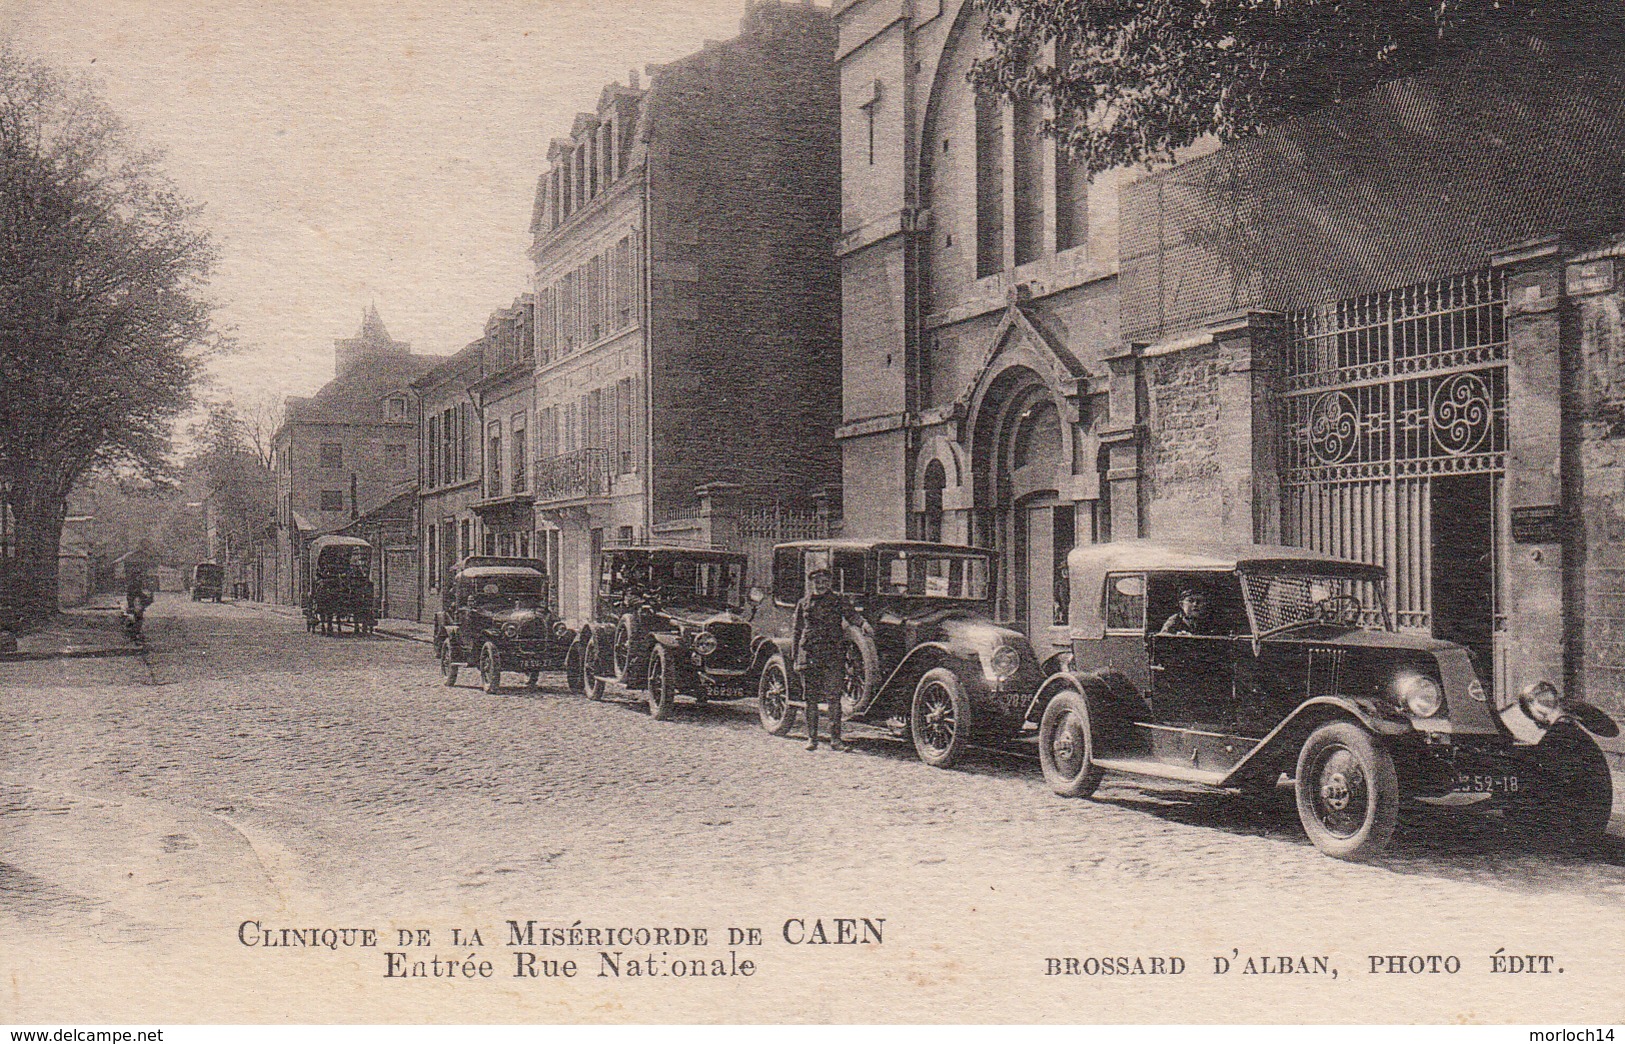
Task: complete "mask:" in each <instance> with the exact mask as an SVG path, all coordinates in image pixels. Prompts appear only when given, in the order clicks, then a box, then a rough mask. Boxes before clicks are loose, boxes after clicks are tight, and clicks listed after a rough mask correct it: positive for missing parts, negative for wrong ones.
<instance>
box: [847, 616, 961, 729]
mask: <svg viewBox="0 0 1625 1044" xmlns="http://www.w3.org/2000/svg"><path fill="white" fill-rule="evenodd" d="M867 637H868V636H867V635H865V636H864V638H867ZM859 648H862V645H861V644H860V646H859ZM870 648H873V643H870ZM970 658H971V659H974V660H975V662H976V670H975V675H976V676H977V677H980V675H981V673H982V663H981V660H980V659H979V658H977V657H976V656H975V654H972V656H971V657H970ZM966 659H967V657H966V656H965V655H964V653H963V652H961V651H959V650H956V649H953V648H951V647H949V646H948V645H947V644H945V643H943V642H921V643H920V644H919V645H916V646H915V647H914V648H912V649H910V650H909V651H908V655H907V656H904V657H903V658H902V659H901V660H900V661H898V664H897V666H896V667H894V668H893V669H892V672H891V674H889V675H887V677H886V680H885V682H884V683H883V684H881V685H880V686H878V687H877V688H876V690H875V694H874V697H873V699H871V700H869V701H867V702H868V706H866V707H864V708H862V709H863V710H864V711H865V712H868V711H869V710H871V709H876V710H881V709H891V710H895V711H898V712H900V713H903V714H907V713H908V711H909V705H910V702H911V701H912V700H913V699H914V687H915V686H916V685H918V684H919V683H920V677H921V676H922V675H924V674H925V672H926V671H929V670H931V669H932V668H933V667H946V668H948V669H949V670H951V671H953V672H954V673H955V674H957V675H959V676H960V678H961V679H962V680H963V679H964V677H965V676H966V674H967V673H968V672H967V671H966V670H965V661H966ZM966 688H967V689H971V690H974V689H975V688H976V686H974V685H967V686H966Z"/></svg>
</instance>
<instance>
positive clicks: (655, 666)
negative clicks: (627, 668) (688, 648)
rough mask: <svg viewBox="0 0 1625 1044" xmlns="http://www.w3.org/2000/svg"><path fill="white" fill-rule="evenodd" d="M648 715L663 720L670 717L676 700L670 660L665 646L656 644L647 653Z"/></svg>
mask: <svg viewBox="0 0 1625 1044" xmlns="http://www.w3.org/2000/svg"><path fill="white" fill-rule="evenodd" d="M648 700H649V717H651V718H653V719H654V720H656V721H665V720H666V719H667V718H669V717H671V708H672V704H674V703H676V702H677V679H676V678H673V677H672V676H671V661H670V660H669V659H668V658H667V656H666V647H665V646H663V645H657V646H655V647H654V651H653V652H651V653H650V654H649V695H648Z"/></svg>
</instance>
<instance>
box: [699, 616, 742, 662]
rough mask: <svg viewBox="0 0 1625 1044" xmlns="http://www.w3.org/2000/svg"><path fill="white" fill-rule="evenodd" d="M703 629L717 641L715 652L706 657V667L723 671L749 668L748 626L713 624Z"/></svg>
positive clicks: (740, 624)
mask: <svg viewBox="0 0 1625 1044" xmlns="http://www.w3.org/2000/svg"><path fill="white" fill-rule="evenodd" d="M705 629H706V630H707V631H710V632H711V633H712V634H713V635H715V636H716V639H717V651H716V652H714V653H712V654H711V655H710V656H708V657H706V659H705V663H706V666H708V667H716V668H721V669H724V670H744V669H745V668H746V667H749V666H750V624H746V623H713V624H707V625H706V628H705Z"/></svg>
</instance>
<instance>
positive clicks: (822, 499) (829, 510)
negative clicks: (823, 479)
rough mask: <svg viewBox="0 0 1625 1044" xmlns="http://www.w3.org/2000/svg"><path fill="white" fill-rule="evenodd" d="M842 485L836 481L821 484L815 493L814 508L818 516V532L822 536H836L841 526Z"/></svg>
mask: <svg viewBox="0 0 1625 1044" xmlns="http://www.w3.org/2000/svg"><path fill="white" fill-rule="evenodd" d="M840 506H841V487H840V486H839V485H838V484H836V483H833V482H832V483H830V484H828V485H825V486H820V487H819V489H818V492H817V493H815V494H813V510H814V511H815V512H816V513H817V516H818V533H819V535H820V536H822V537H826V538H827V537H831V536H834V535H835V533H834V530H835V529H837V528H839V527H840V522H839V521H838V520H839V519H840V518H841V512H840V510H839V508H840Z"/></svg>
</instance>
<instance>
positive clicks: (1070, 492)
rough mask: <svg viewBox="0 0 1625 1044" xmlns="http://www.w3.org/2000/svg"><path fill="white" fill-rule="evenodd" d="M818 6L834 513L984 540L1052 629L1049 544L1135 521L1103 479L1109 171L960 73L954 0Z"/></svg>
mask: <svg viewBox="0 0 1625 1044" xmlns="http://www.w3.org/2000/svg"><path fill="white" fill-rule="evenodd" d="M835 15H836V21H837V24H838V26H839V30H840V34H839V43H838V48H837V54H838V60H839V63H840V69H841V128H842V133H841V141H842V149H841V179H842V181H841V187H842V201H843V207H842V213H841V238H840V240H839V243H838V245H837V252H838V254H839V256H840V259H841V279H842V339H843V354H844V363H843V365H844V371H843V379H842V386H843V417H842V425H841V427H840V429H839V437H840V444H841V453H842V461H843V472H842V481H843V489H844V494H845V506H844V510H845V516H846V528H847V531H848V532H850V533H854V534H858V535H866V536H877V537H880V536H884V537H905V536H907V537H918V538H926V539H940V540H947V541H952V542H966V543H973V544H978V545H982V546H987V547H993V548H996V549H998V551H999V555H1000V563H1001V566H1000V569H999V574H1000V577H1001V581H1000V590H999V597H1000V603H1001V608H1002V610H1003V611H1004V612H1005V613H1007V614H1008V615H1009V616H1010V617H1011V618H1013V619H1015V620H1016V621H1018V622H1019V623H1020V624H1021V625H1022V626H1024V627H1025V628H1026V629H1027V630H1028V631H1029V633H1030V634H1031V635H1032V636H1033V638H1034V644H1035V646H1036V647H1038V648H1039V649H1040V650H1041V651H1043V650H1045V649H1047V648H1048V647H1050V646H1052V645H1053V646H1059V645H1060V644H1064V641H1065V632H1064V629H1063V628H1061V627H1060V626H1059V624H1060V620H1059V618H1058V615H1057V613H1058V609H1059V606H1060V604H1061V603H1062V602H1063V601H1064V598H1059V597H1057V593H1058V592H1057V579H1058V577H1059V574H1060V570H1061V568H1062V567H1063V566H1064V562H1065V556H1066V552H1067V550H1069V549H1070V548H1071V546H1072V545H1073V544H1074V543H1075V542H1078V541H1085V542H1087V541H1090V540H1096V539H1107V538H1109V537H1110V536H1112V535H1113V534H1118V533H1122V532H1132V531H1133V527H1134V524H1135V520H1134V511H1133V507H1132V505H1125V504H1123V503H1121V502H1120V501H1119V500H1118V499H1116V498H1113V497H1112V496H1111V490H1112V486H1113V483H1117V482H1120V481H1122V480H1123V478H1124V477H1125V468H1126V465H1125V464H1124V463H1123V462H1122V460H1121V459H1120V455H1118V451H1117V449H1116V447H1118V446H1119V445H1121V444H1122V443H1123V442H1124V441H1125V440H1126V439H1130V438H1132V436H1133V431H1132V428H1131V426H1130V425H1128V424H1127V423H1126V419H1125V417H1124V416H1123V414H1122V413H1121V411H1120V410H1119V411H1116V412H1114V411H1113V410H1112V409H1111V408H1110V407H1111V404H1112V402H1113V399H1112V394H1111V393H1112V390H1113V388H1114V383H1113V382H1114V379H1115V378H1114V370H1113V361H1112V360H1114V359H1115V358H1116V357H1117V356H1118V355H1120V354H1121V353H1122V351H1123V341H1122V336H1121V333H1120V330H1119V327H1118V315H1117V311H1118V308H1117V285H1116V284H1117V195H1116V191H1117V184H1118V182H1119V181H1120V180H1121V179H1120V178H1117V177H1106V178H1103V179H1100V180H1099V181H1098V182H1097V183H1096V184H1095V185H1093V186H1090V185H1089V184H1087V183H1086V181H1085V180H1084V179H1083V178H1082V177H1081V176H1080V174H1079V172H1078V171H1076V170H1075V169H1073V167H1072V166H1071V164H1069V163H1068V162H1067V159H1066V156H1065V155H1064V154H1063V153H1059V152H1057V150H1056V148H1055V146H1054V143H1053V142H1051V141H1048V140H1047V139H1043V138H1041V137H1040V136H1039V135H1038V133H1037V129H1038V121H1039V119H1040V118H1041V116H1042V113H1041V112H1039V111H1037V110H1036V109H1035V108H1033V107H1032V106H1015V107H1013V106H1010V105H1008V104H1002V103H1000V102H997V101H994V100H990V99H986V98H980V97H978V96H977V94H976V93H975V92H974V91H973V90H972V89H971V87H970V85H969V84H968V83H967V81H966V74H967V73H968V71H969V70H970V66H971V63H972V62H973V61H974V60H975V59H976V58H978V57H981V56H982V54H983V47H984V42H983V38H982V35H981V29H982V26H983V16H982V15H981V14H980V12H978V11H977V10H976V9H975V8H974V6H973V5H972V4H970V3H968V2H959V0H920V2H915V3H898V2H897V0H847V2H844V3H837V4H836V7H835Z"/></svg>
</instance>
